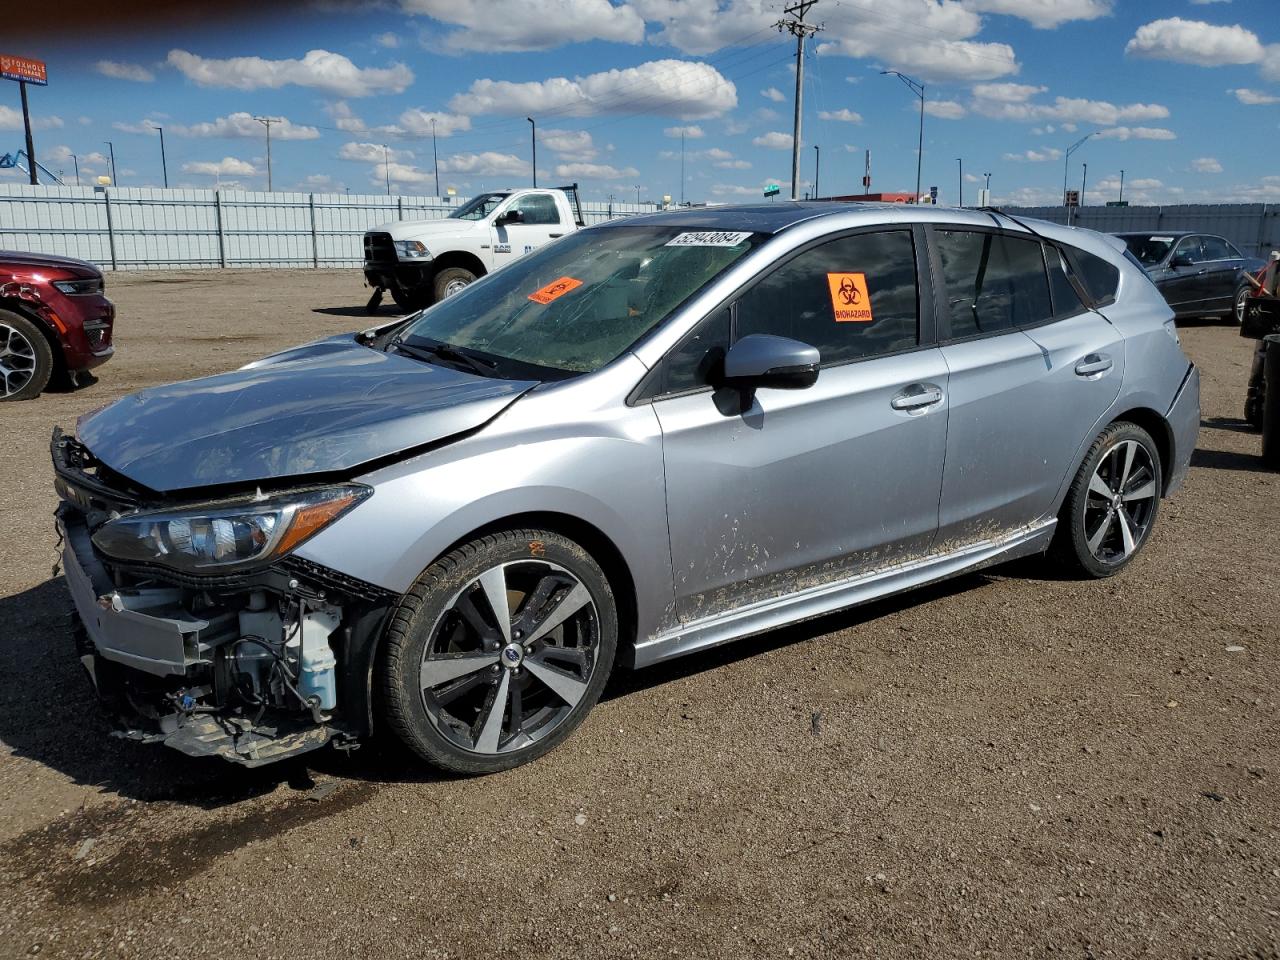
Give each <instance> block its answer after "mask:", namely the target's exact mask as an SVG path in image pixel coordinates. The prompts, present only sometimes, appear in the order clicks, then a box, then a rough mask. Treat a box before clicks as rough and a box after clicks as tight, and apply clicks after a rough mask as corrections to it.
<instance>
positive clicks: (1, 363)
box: [0, 310, 53, 401]
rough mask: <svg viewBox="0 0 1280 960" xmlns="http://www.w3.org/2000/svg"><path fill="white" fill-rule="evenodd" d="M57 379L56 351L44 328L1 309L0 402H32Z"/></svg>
mask: <svg viewBox="0 0 1280 960" xmlns="http://www.w3.org/2000/svg"><path fill="white" fill-rule="evenodd" d="M52 376H53V348H52V347H50V346H49V341H48V340H46V339H45V336H44V334H43V333H42V332H41V330H40V328H39V327H37V326H36V325H35V324H34V323H33V322H32V321H30V320H28V319H27V318H26V317H24V316H22V315H21V314H18V313H13V312H12V311H10V310H0V401H4V400H30V399H31V398H32V397H36V396H39V395H40V392H41V391H42V390H44V388H45V387H46V386H48V385H49V378H50V377H52Z"/></svg>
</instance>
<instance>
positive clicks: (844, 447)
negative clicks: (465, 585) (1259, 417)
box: [86, 204, 1199, 663]
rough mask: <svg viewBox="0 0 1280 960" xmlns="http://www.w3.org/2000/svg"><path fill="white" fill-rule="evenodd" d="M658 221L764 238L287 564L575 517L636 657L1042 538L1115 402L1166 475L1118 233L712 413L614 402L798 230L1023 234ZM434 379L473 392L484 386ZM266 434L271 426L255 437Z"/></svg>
mask: <svg viewBox="0 0 1280 960" xmlns="http://www.w3.org/2000/svg"><path fill="white" fill-rule="evenodd" d="M661 218H662V222H663V223H666V224H670V225H674V226H684V225H688V226H690V227H703V228H711V229H725V230H728V229H733V230H743V229H755V230H760V231H764V232H776V235H775V236H773V237H772V238H770V239H769V240H768V241H767V242H766V243H763V244H761V245H760V247H758V248H757V249H755V250H754V251H752V252H751V253H749V254H747V255H746V256H745V257H743V258H742V260H740V261H739V262H737V263H735V265H734V266H733V267H731V268H730V269H729V270H728V271H726V272H725V273H724V274H723V275H722V276H721V277H720V278H718V279H717V280H716V281H714V282H712V283H710V284H709V285H708V286H706V287H705V288H703V289H702V290H701V291H700V293H698V294H697V295H695V296H694V297H692V298H691V299H690V300H689V301H687V302H686V303H685V304H684V305H683V306H682V307H681V308H680V309H679V310H677V312H676V313H675V314H674V315H673V316H672V317H671V318H669V320H668V321H667V322H666V323H664V324H662V325H661V326H660V327H659V328H658V329H656V330H654V331H652V332H651V333H650V334H649V335H648V336H646V337H645V338H644V339H642V340H641V341H640V342H639V343H638V344H637V345H636V346H635V347H634V348H633V350H632V351H631V352H630V353H627V354H624V355H623V356H621V357H619V358H618V359H617V360H615V361H614V362H612V363H610V364H608V365H606V366H605V367H604V368H602V369H601V370H599V371H597V372H595V373H593V374H590V375H585V376H581V377H578V378H575V379H571V380H566V381H560V382H554V383H544V384H541V385H539V386H537V387H535V388H532V389H529V388H528V385H527V384H514V385H512V384H503V383H502V382H501V381H499V382H498V384H497V385H498V387H500V388H502V389H505V390H506V392H505V393H503V394H502V395H497V394H493V395H490V396H487V397H485V398H484V399H479V400H477V401H476V403H475V404H474V405H464V406H463V407H462V408H461V409H462V410H464V411H466V415H465V417H463V418H462V420H461V421H454V422H452V423H451V425H450V427H449V430H450V431H453V433H455V434H459V433H460V435H458V436H457V438H456V439H454V440H453V441H452V442H449V443H445V444H442V445H439V446H436V447H434V448H432V449H430V450H429V451H428V452H424V453H422V454H419V455H414V456H410V457H409V458H408V459H402V460H399V461H396V462H391V463H388V464H386V465H383V466H378V467H377V468H376V469H371V470H369V471H367V472H365V473H363V475H361V476H359V478H358V479H360V480H361V481H362V482H364V483H366V484H368V485H370V486H371V487H373V489H374V493H373V495H372V496H370V497H369V498H368V499H366V500H365V501H363V502H362V503H360V504H359V505H358V506H356V507H355V508H353V509H351V510H350V511H348V512H347V513H346V514H345V515H343V516H342V517H341V518H339V519H338V520H337V521H335V522H334V523H332V524H331V525H330V526H328V527H326V528H325V529H324V530H322V531H321V532H320V533H319V534H317V535H316V536H314V537H313V538H312V539H311V540H309V541H307V542H306V543H305V544H303V546H302V547H301V548H300V549H299V550H298V551H297V554H298V556H300V557H301V558H302V559H304V560H309V561H312V562H314V563H317V564H321V565H323V566H325V567H328V568H330V569H332V570H335V571H338V572H340V573H344V574H347V575H349V576H351V577H355V578H358V579H359V580H362V581H365V582H367V583H370V584H375V585H377V586H380V587H384V588H386V589H388V590H392V591H395V592H397V593H399V592H403V591H404V590H406V589H407V588H408V587H409V586H410V585H411V584H412V583H413V582H414V580H415V579H416V578H417V577H418V576H419V574H420V573H421V572H422V571H423V570H424V569H425V568H426V567H428V566H429V565H430V564H431V563H432V562H433V561H434V560H435V559H437V558H438V557H440V556H441V555H443V554H444V553H446V552H447V551H448V550H449V549H450V548H451V547H452V546H454V545H457V544H459V543H461V542H465V541H466V540H468V539H470V538H472V537H473V536H474V535H475V533H476V532H477V531H479V530H482V529H485V528H491V527H493V526H495V525H507V524H511V523H521V524H527V525H537V524H539V523H542V524H544V525H545V524H548V523H556V522H563V523H566V524H572V525H573V526H572V527H571V529H574V530H582V529H583V528H584V527H589V528H590V530H588V531H586V533H587V534H589V535H590V536H592V537H593V538H595V540H596V541H599V542H603V541H607V542H608V544H610V545H611V546H612V548H613V551H616V555H617V560H618V561H620V563H621V565H623V567H624V568H625V571H626V573H627V575H628V579H629V580H630V584H622V583H621V582H617V583H615V586H616V587H617V588H619V589H624V588H625V587H627V586H630V587H631V588H632V589H633V591H634V604H633V605H630V606H632V607H633V610H634V613H635V615H636V623H635V639H636V646H635V649H634V651H633V657H634V660H635V662H637V663H649V662H654V661H657V660H661V659H664V658H666V657H668V656H674V655H676V654H678V653H683V652H687V651H689V650H692V649H697V648H700V647H703V646H707V645H709V644H713V643H721V642H725V641H727V640H731V639H733V638H735V637H739V636H745V635H747V634H752V633H757V632H759V631H761V630H765V629H770V628H771V627H775V626H778V625H780V624H783V623H787V622H791V621H794V620H797V619H803V618H806V617H811V616H816V615H819V614H821V613H825V612H829V611H831V610H835V609H838V608H840V607H843V606H849V605H851V604H854V603H860V602H863V601H865V600H870V599H873V598H875V597H878V596H883V595H885V594H886V593H892V592H896V591H899V590H905V589H908V588H909V587H912V586H918V585H920V584H923V583H927V582H930V581H932V580H937V579H940V578H942V577H946V576H951V575H954V574H956V573H959V572H962V571H964V570H968V569H973V568H975V567H978V566H982V565H985V564H989V563H994V562H997V561H999V560H1000V559H1003V558H1007V557H1012V556H1016V555H1019V554H1020V553H1023V552H1031V551H1034V550H1038V549H1042V548H1043V547H1044V546H1045V545H1046V544H1047V542H1048V538H1049V536H1050V535H1051V534H1052V530H1053V526H1054V523H1055V517H1056V515H1057V512H1058V510H1059V509H1060V506H1061V503H1062V499H1063V497H1064V495H1065V491H1066V488H1067V486H1068V484H1069V482H1070V478H1071V476H1072V475H1073V474H1074V472H1075V470H1076V469H1077V466H1078V464H1079V463H1080V461H1081V459H1082V458H1083V456H1084V453H1085V451H1086V450H1087V448H1088V445H1089V444H1090V443H1091V442H1092V441H1093V439H1094V437H1095V436H1096V435H1097V433H1098V431H1099V430H1100V429H1102V427H1103V426H1105V425H1106V423H1108V422H1109V421H1110V420H1111V419H1114V418H1115V417H1116V416H1119V415H1122V414H1125V413H1126V412H1130V411H1143V412H1144V415H1145V414H1150V415H1151V416H1153V417H1155V418H1157V419H1160V418H1171V419H1167V420H1165V421H1163V422H1164V423H1165V427H1163V428H1162V429H1165V430H1167V433H1168V436H1167V437H1166V438H1165V439H1167V440H1168V442H1169V445H1170V448H1171V452H1172V455H1173V469H1171V470H1169V471H1168V476H1169V478H1170V479H1171V480H1175V479H1178V478H1180V476H1181V475H1182V474H1184V473H1185V471H1186V464H1187V462H1188V460H1189V458H1190V454H1191V448H1192V446H1194V437H1195V428H1196V426H1197V425H1198V419H1199V417H1198V378H1197V377H1196V376H1195V375H1194V369H1193V368H1191V367H1190V364H1189V362H1188V361H1187V359H1186V357H1185V356H1184V355H1183V354H1182V352H1181V350H1180V348H1179V346H1178V344H1177V342H1176V340H1175V337H1174V335H1172V334H1171V327H1168V326H1166V321H1167V320H1168V319H1170V318H1171V316H1172V313H1171V311H1170V310H1169V308H1168V306H1167V304H1165V302H1164V300H1163V298H1162V297H1161V296H1160V295H1159V293H1158V292H1157V291H1156V289H1155V288H1154V286H1152V284H1151V283H1150V281H1149V280H1148V279H1147V277H1146V276H1145V275H1144V274H1143V272H1142V271H1141V270H1140V269H1139V268H1137V267H1136V266H1134V265H1133V264H1132V263H1130V262H1129V261H1128V260H1126V259H1124V258H1123V257H1122V256H1121V255H1120V254H1119V253H1118V252H1117V251H1118V247H1117V245H1120V246H1122V244H1120V242H1119V241H1114V240H1110V239H1108V238H1106V237H1103V236H1102V235H1100V234H1096V233H1092V232H1090V231H1085V230H1079V229H1076V228H1070V227H1060V226H1056V225H1052V224H1047V223H1039V222H1036V223H1033V224H1032V227H1033V228H1034V231H1035V232H1036V233H1037V235H1043V236H1044V237H1046V238H1048V239H1049V240H1053V241H1060V242H1063V243H1067V244H1071V245H1073V246H1076V247H1079V248H1081V249H1084V250H1086V251H1088V252H1091V253H1095V254H1096V255H1098V256H1102V257H1104V258H1105V259H1106V260H1108V261H1109V262H1110V263H1112V264H1114V265H1115V266H1116V267H1117V268H1118V269H1119V270H1120V273H1121V279H1120V285H1119V288H1118V293H1117V298H1116V301H1115V303H1113V304H1110V305H1107V306H1102V307H1100V308H1099V310H1098V312H1096V313H1091V314H1088V315H1086V316H1082V317H1077V318H1072V319H1065V320H1062V321H1058V322H1056V323H1048V324H1045V325H1044V326H1042V327H1039V328H1035V329H1029V330H1026V331H1013V332H1009V333H1007V334H1001V335H998V336H994V337H990V338H987V339H984V340H974V341H970V342H968V343H958V344H945V345H942V346H940V347H939V346H926V347H924V348H922V349H919V350H915V351H911V352H908V353H904V354H901V355H898V356H892V357H882V358H876V359H872V360H866V361H861V362H856V363H850V364H845V365H843V366H832V367H826V368H824V369H823V370H822V371H821V374H820V376H819V378H818V381H817V383H816V385H815V386H813V387H811V388H809V389H807V390H799V391H792V392H788V391H781V390H769V389H760V390H758V391H757V392H756V394H755V401H754V403H753V404H752V405H751V406H750V407H748V408H747V409H746V410H745V411H742V412H740V413H739V412H732V413H721V412H719V411H717V410H716V409H715V407H714V401H713V397H712V394H711V393H710V391H703V392H700V393H693V394H690V395H688V396H685V397H680V398H665V399H657V400H645V401H642V402H630V401H629V399H628V398H629V397H631V396H632V394H633V392H634V391H635V388H636V387H637V386H638V385H639V384H640V383H641V381H642V380H644V378H645V376H646V374H647V373H648V372H649V370H650V369H651V368H653V367H654V365H655V364H657V363H659V362H660V361H661V360H662V358H663V357H664V355H665V354H666V353H667V351H668V350H669V349H670V348H671V347H673V346H674V345H675V344H676V343H677V342H678V341H679V340H680V339H681V338H683V337H684V335H685V334H686V333H688V332H689V331H690V329H691V328H692V327H693V326H694V325H695V324H697V323H698V322H700V321H701V320H702V319H703V318H704V317H706V316H708V315H709V314H710V313H711V312H712V311H713V310H716V309H718V308H721V307H722V306H723V305H724V304H725V303H727V302H728V301H730V300H731V298H732V297H733V296H734V295H735V294H736V293H737V292H738V291H739V290H740V289H742V288H743V287H744V286H745V285H747V284H748V283H749V282H750V281H751V280H753V279H754V278H755V277H756V276H757V275H759V274H760V273H761V272H762V271H764V270H766V269H767V268H768V267H769V266H770V265H771V264H773V263H775V262H776V261H777V260H778V259H780V258H782V257H784V256H786V255H787V254H788V253H790V252H791V251H794V250H795V249H796V248H798V247H800V246H802V245H804V244H807V243H809V242H811V241H813V240H816V239H819V238H821V237H823V236H826V235H828V234H831V233H836V232H840V231H844V230H850V229H856V228H859V227H873V226H889V225H896V224H915V223H920V224H930V223H932V224H949V225H953V226H964V225H970V226H976V227H986V228H990V227H992V226H997V227H999V228H1001V229H1004V230H1006V231H1008V232H1011V233H1019V232H1021V231H1023V230H1024V229H1025V228H1024V227H1023V226H1021V225H1020V224H1019V223H1017V222H1015V221H1013V220H1011V219H1009V218H1005V217H1002V216H998V215H995V214H991V213H984V212H980V211H971V210H948V209H939V208H934V207H927V206H920V207H914V206H912V207H903V206H875V205H850V206H849V207H844V206H834V205H831V204H777V205H772V206H769V207H755V208H751V209H748V210H743V209H735V208H716V209H713V210H702V211H681V212H678V213H672V214H665V215H661ZM646 219H648V218H635V219H631V220H628V221H626V223H625V224H603V225H600V226H597V227H592V228H590V229H592V230H610V229H625V228H626V225H627V224H634V223H643V222H645V221H646ZM921 280H922V282H928V281H929V278H928V277H922V278H921ZM485 282H486V280H485V279H481V280H480V281H478V282H477V284H476V285H475V288H477V289H478V288H479V286H480V285H482V284H484V283H485ZM361 349H363V348H361ZM370 353H372V351H370ZM1097 353H1106V354H1107V355H1108V356H1109V358H1110V360H1111V367H1110V369H1109V370H1108V371H1107V372H1106V374H1105V375H1103V376H1096V377H1095V376H1093V374H1088V375H1080V374H1078V373H1077V370H1076V367H1077V365H1079V364H1080V363H1081V362H1082V361H1085V360H1086V359H1087V358H1088V357H1089V356H1090V355H1092V354H1097ZM405 362H406V363H408V362H411V361H405ZM384 369H387V370H389V369H391V368H390V367H389V366H387V367H385V368H384ZM436 369H439V368H436ZM1189 370H1190V375H1189V373H1188V371H1189ZM443 373H444V374H452V373H453V372H452V371H443ZM405 376H409V374H408V373H407V372H406V373H405ZM457 377H458V378H462V379H463V380H473V381H475V383H476V384H477V385H478V386H477V388H476V389H478V390H479V389H481V387H482V386H484V385H490V386H492V385H493V382H492V381H486V380H483V379H481V378H472V377H469V375H467V374H463V373H458V374H457ZM215 379H216V378H215ZM426 379H429V377H424V378H423V382H425V381H426ZM917 383H918V384H930V385H932V386H936V387H937V388H939V392H940V393H941V394H942V396H941V398H940V401H939V403H938V404H937V405H936V408H934V409H931V410H929V411H928V412H925V413H923V414H920V415H915V416H908V415H906V414H901V413H900V412H899V411H895V410H894V409H893V408H892V406H891V400H892V398H893V397H894V396H896V395H897V393H898V392H899V391H901V390H903V389H904V388H906V387H909V386H911V385H912V384H917ZM459 385H460V386H461V384H459ZM1180 391H1181V394H1180ZM517 396H518V399H514V398H516V397H517ZM1179 398H1180V399H1179ZM1175 401H1176V402H1175ZM333 415H335V416H339V415H340V413H338V412H336V411H335V413H334V414H333ZM717 418H719V419H717ZM463 421H465V423H466V425H467V426H469V427H471V428H472V429H470V430H469V431H468V430H467V427H466V426H462V427H459V423H461V422H463ZM388 423H390V424H393V425H394V423H395V421H394V420H392V421H388ZM815 424H817V425H821V426H815ZM379 429H381V428H379ZM388 429H389V430H392V431H393V433H394V432H395V427H394V426H390V427H388ZM429 432H434V433H436V434H437V435H438V436H444V435H446V434H445V432H444V430H440V431H434V430H433V431H429ZM276 439H277V440H278V441H282V442H283V441H287V440H291V439H292V438H290V437H287V436H284V435H283V433H282V431H280V430H277V432H276ZM416 439H417V438H416V437H415V440H416ZM218 442H219V443H222V442H223V441H221V440H219V441H218ZM86 443H87V444H88V446H89V447H90V448H91V449H93V450H94V452H95V453H99V452H100V451H98V450H97V448H96V447H95V446H94V443H93V442H92V441H90V440H88V439H86ZM107 462H108V463H111V462H112V461H111V460H110V457H109V454H108V456H107ZM113 465H114V464H113ZM126 473H127V471H126ZM143 482H146V481H145V480H143ZM766 550H767V553H766ZM620 655H621V656H622V657H623V658H624V659H625V658H626V652H625V651H623V652H622V653H621V654H620Z"/></svg>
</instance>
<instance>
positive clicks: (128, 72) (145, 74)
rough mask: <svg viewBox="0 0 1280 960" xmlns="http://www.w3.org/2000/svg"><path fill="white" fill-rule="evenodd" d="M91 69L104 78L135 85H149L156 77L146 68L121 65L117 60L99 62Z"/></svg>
mask: <svg viewBox="0 0 1280 960" xmlns="http://www.w3.org/2000/svg"><path fill="white" fill-rule="evenodd" d="M93 69H94V70H96V71H98V73H100V74H102V75H103V76H104V77H111V78H112V79H113V80H133V81H135V82H137V83H150V82H151V81H152V80H154V79H155V78H156V75H155V74H154V73H152V72H151V71H150V70H148V69H147V68H146V67H144V66H142V65H141V64H137V63H121V62H120V61H118V60H99V61H98V62H97V63H95V64H94V65H93Z"/></svg>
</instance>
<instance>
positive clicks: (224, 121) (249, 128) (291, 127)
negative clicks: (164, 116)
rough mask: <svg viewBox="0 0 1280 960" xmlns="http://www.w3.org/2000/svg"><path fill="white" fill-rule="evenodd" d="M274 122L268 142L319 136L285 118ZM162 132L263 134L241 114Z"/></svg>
mask: <svg viewBox="0 0 1280 960" xmlns="http://www.w3.org/2000/svg"><path fill="white" fill-rule="evenodd" d="M276 120H277V122H276V123H273V124H271V139H272V140H315V139H316V138H317V137H319V136H320V131H319V130H317V129H316V128H315V127H308V126H304V125H301V124H296V123H294V122H293V121H292V120H290V119H288V118H287V117H277V118H276ZM165 129H166V130H172V131H173V132H174V133H176V134H177V135H178V136H180V137H227V138H245V139H257V138H260V137H266V135H267V130H266V126H265V125H264V124H263V123H262V122H261V121H258V120H255V119H254V118H253V115H252V114H249V113H244V112H243V111H241V112H239V113H231V114H228V115H227V116H225V117H218V119H216V120H206V121H205V122H203V123H193V124H191V125H190V126H187V125H185V124H181V123H175V124H172V125H171V126H167V127H165Z"/></svg>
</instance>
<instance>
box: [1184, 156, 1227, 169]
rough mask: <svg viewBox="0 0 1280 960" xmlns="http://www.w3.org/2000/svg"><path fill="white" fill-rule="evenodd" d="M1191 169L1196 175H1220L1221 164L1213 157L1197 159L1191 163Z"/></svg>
mask: <svg viewBox="0 0 1280 960" xmlns="http://www.w3.org/2000/svg"><path fill="white" fill-rule="evenodd" d="M1191 169H1192V170H1194V171H1195V172H1196V173H1221V172H1222V164H1221V163H1219V162H1218V161H1217V159H1216V158H1214V157H1197V158H1196V159H1195V160H1192V161H1191Z"/></svg>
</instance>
